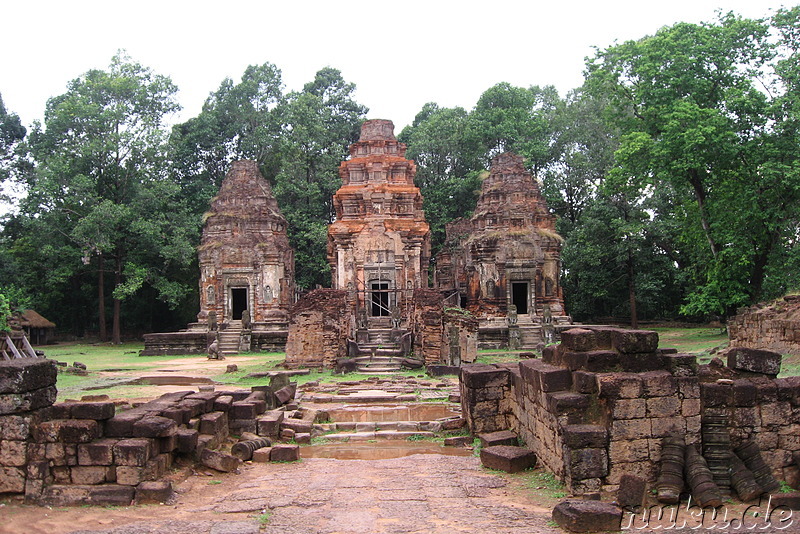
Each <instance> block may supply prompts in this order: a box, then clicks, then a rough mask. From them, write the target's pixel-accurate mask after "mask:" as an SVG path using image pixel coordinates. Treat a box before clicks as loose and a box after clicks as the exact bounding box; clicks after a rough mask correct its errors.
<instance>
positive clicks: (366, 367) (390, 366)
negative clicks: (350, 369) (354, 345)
mask: <svg viewBox="0 0 800 534" xmlns="http://www.w3.org/2000/svg"><path fill="white" fill-rule="evenodd" d="M358 369H359V370H363V371H370V370H371V371H399V370H400V364H399V363H392V362H385V363H364V364H359V365H358Z"/></svg>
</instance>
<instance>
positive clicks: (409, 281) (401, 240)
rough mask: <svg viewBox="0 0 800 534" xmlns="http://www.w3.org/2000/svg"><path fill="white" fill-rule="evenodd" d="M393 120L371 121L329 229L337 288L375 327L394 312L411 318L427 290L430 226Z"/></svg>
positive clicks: (343, 169) (354, 151) (348, 165)
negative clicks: (418, 293)
mask: <svg viewBox="0 0 800 534" xmlns="http://www.w3.org/2000/svg"><path fill="white" fill-rule="evenodd" d="M405 152H406V145H404V144H403V143H400V142H398V141H397V139H396V138H395V136H394V124H393V123H392V121H388V120H370V121H367V122H365V123H364V124H363V125H362V127H361V137H360V138H359V140H358V142H356V143H353V144H352V145H351V146H350V159H348V160H347V161H344V162H343V163H342V164H341V166H340V167H339V175H340V176H341V178H342V187H341V188H340V189H339V190H338V191H337V192H336V194H335V195H334V196H333V205H334V208H335V210H336V222H334V223H333V224H331V225H330V227H329V228H328V262H329V263H330V266H331V273H332V278H333V281H332V282H333V284H332V287H333V288H334V289H339V290H344V291H347V292H348V302H349V303H350V305H351V306H352V307H353V308H354V310H353V311H355V312H356V313H357V314H360V316H361V317H364V313H365V312H366V317H367V320H368V321H370V322H371V323H378V322H380V321H381V319H382V318H384V319H383V320H385V321H387V322H388V319H389V317H390V316H391V315H392V313H393V312H394V313H395V314H398V313H399V314H401V315H402V317H403V321H405V320H406V318H407V313H408V306H409V302H410V300H411V296H412V294H413V291H414V289H417V288H425V287H427V285H428V284H427V281H428V262H429V260H430V228H429V227H428V223H427V222H425V214H424V213H423V211H422V195H421V194H420V191H419V188H417V187H416V186H415V185H414V174H415V173H416V170H417V168H416V165H414V162H413V161H410V160H408V159H406V158H405Z"/></svg>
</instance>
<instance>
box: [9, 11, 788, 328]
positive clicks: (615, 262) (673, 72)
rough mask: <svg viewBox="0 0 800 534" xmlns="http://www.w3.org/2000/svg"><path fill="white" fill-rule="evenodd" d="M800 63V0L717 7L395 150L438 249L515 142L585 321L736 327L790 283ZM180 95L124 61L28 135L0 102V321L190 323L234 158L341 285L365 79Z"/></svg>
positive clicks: (571, 307) (265, 74)
mask: <svg viewBox="0 0 800 534" xmlns="http://www.w3.org/2000/svg"><path fill="white" fill-rule="evenodd" d="M799 50H800V7H795V8H792V9H783V10H780V11H778V12H777V13H776V14H774V15H773V16H772V17H771V18H769V19H763V20H750V19H743V18H741V17H738V16H736V15H734V14H732V13H730V14H722V15H720V17H719V19H718V20H716V21H713V22H709V23H704V24H686V23H680V24H676V25H674V26H671V27H664V28H662V29H661V30H659V31H658V32H656V34H654V35H651V36H645V37H643V38H641V39H639V40H636V41H628V42H624V43H621V44H614V45H613V46H610V47H608V48H606V49H598V50H597V51H596V53H595V55H594V57H591V58H589V59H587V65H586V72H585V83H584V85H583V86H582V87H580V88H577V89H575V90H574V91H572V92H570V93H569V94H568V95H566V96H564V97H562V96H560V95H559V94H558V93H557V91H556V90H555V89H554V88H553V87H551V86H533V87H529V88H522V87H514V86H512V85H510V84H508V83H498V84H497V85H495V86H493V87H490V88H489V89H487V90H486V92H484V93H483V94H482V95H481V96H480V98H479V99H478V101H477V102H476V104H475V106H474V107H473V108H472V109H469V110H467V109H464V108H459V107H457V108H442V107H440V106H439V105H437V104H436V103H428V104H426V105H425V106H423V108H422V109H421V110H420V112H419V113H418V114H417V116H416V118H415V119H414V122H413V123H412V124H411V125H409V126H407V127H406V128H404V129H403V131H402V132H400V133H399V135H398V137H399V139H400V140H401V141H403V142H405V143H407V144H408V157H410V158H412V159H414V160H415V161H416V163H417V166H418V172H417V184H418V185H419V187H420V188H421V190H422V193H423V196H424V199H425V201H424V202H425V204H424V208H425V211H426V216H427V218H428V221H429V223H430V224H431V228H432V232H433V247H434V253H435V252H436V251H437V250H438V249H439V248H440V247H441V246H442V244H443V243H444V238H445V235H444V231H445V225H446V224H447V223H448V222H450V221H452V220H454V219H456V218H458V217H469V216H470V214H471V212H472V210H473V209H474V206H475V201H476V199H477V192H478V190H479V188H480V180H481V177H482V175H483V174H484V173H485V171H486V169H487V168H488V166H489V164H490V161H491V158H492V157H493V156H495V155H497V154H499V153H501V152H503V151H506V150H511V151H514V152H517V153H519V154H521V155H523V156H524V157H525V158H526V162H527V165H528V166H529V168H530V170H531V171H532V172H533V173H534V175H535V176H537V178H538V179H539V180H540V181H541V188H542V191H543V193H544V195H545V197H546V199H547V201H548V204H549V206H550V208H551V209H552V210H553V211H554V212H555V213H556V214H557V215H559V222H558V225H559V227H558V229H559V232H560V233H561V235H562V236H563V237H564V238H565V239H566V245H565V247H564V249H563V254H562V263H563V278H562V280H563V284H564V287H565V294H566V298H567V308H568V311H569V312H570V313H572V314H573V315H574V316H575V317H576V318H578V319H582V320H591V319H599V318H603V317H616V318H623V317H628V318H630V320H631V321H632V322H633V323H634V324H635V323H636V321H637V319H638V318H648V319H656V318H674V317H678V316H679V315H682V316H684V317H690V318H708V317H710V316H721V317H724V316H728V315H730V314H731V313H734V312H735V310H736V308H737V307H738V306H741V305H745V304H750V303H753V302H754V301H757V300H759V299H765V298H769V297H774V296H778V295H780V294H783V293H785V292H787V291H791V290H796V289H798V288H799V287H800V278H799V277H800V275H798V273H800V247H799V246H798V238H799V237H800V150H798V146H800V67H798V65H800V57H798V56H799V53H800V52H799ZM176 91H177V88H176V87H175V86H174V84H173V83H172V82H171V80H170V79H169V78H167V77H165V76H161V75H158V74H155V73H153V72H152V71H151V70H150V69H148V68H146V67H144V66H142V65H140V64H138V63H136V62H135V61H133V60H131V59H130V58H128V57H127V56H125V55H124V54H122V53H121V54H119V55H117V56H116V57H114V58H113V59H112V62H111V64H110V66H109V67H108V68H107V69H106V70H92V71H89V72H87V73H86V74H84V75H82V76H80V77H79V78H77V79H75V80H73V81H72V82H70V83H69V85H68V86H67V90H66V92H65V93H64V94H62V95H60V96H57V97H54V98H52V99H50V100H49V101H48V103H47V107H46V112H45V119H44V122H43V123H42V124H39V123H34V125H33V127H32V128H31V131H30V133H28V131H27V129H26V128H25V127H24V126H22V122H21V120H20V118H19V117H18V116H17V115H15V114H14V113H12V112H10V111H7V110H6V107H5V105H4V103H3V101H2V99H0V183H2V182H5V184H6V185H8V184H12V183H13V184H16V185H17V186H18V187H19V186H21V187H23V189H24V190H25V193H26V195H25V196H24V197H23V198H22V199H20V200H18V201H16V202H15V203H16V208H17V209H16V210H15V211H14V213H13V214H10V215H6V217H5V219H4V221H3V227H2V232H0V276H2V282H1V283H2V288H0V294H2V295H0V308H2V309H1V310H0V315H3V314H6V313H8V312H7V310H10V309H11V308H12V307H14V306H18V305H19V304H18V303H22V302H24V303H25V305H26V306H33V307H35V308H37V309H38V310H39V311H40V312H41V313H43V314H44V315H45V316H47V317H48V318H50V319H51V320H53V321H55V322H57V323H58V324H59V326H60V327H62V328H64V329H69V330H71V331H72V332H73V333H75V334H76V335H83V334H84V333H85V332H99V334H100V336H101V338H104V339H105V338H106V337H108V332H107V328H106V316H107V315H110V317H111V336H110V337H111V338H112V339H113V340H114V341H118V340H119V337H120V335H121V332H122V329H123V328H124V329H125V330H126V331H128V332H131V333H134V332H139V331H147V330H163V329H171V328H176V327H179V326H181V325H183V324H185V323H186V322H187V321H190V320H191V319H192V316H193V314H194V313H195V312H196V306H197V304H196V299H197V297H196V291H197V290H196V278H197V273H196V271H197V266H196V258H195V253H194V247H195V246H196V244H197V242H198V239H199V231H200V227H201V223H202V215H203V212H204V211H205V210H206V209H208V205H209V201H210V199H211V198H212V196H213V195H214V194H215V193H216V191H217V189H218V188H219V185H220V183H221V181H222V179H223V177H224V176H225V173H226V172H227V170H228V168H229V166H230V163H231V161H233V160H235V159H242V158H246V159H253V160H255V161H257V162H258V163H259V165H260V167H261V170H262V172H263V174H264V175H265V176H266V177H267V179H268V180H269V181H270V183H271V184H272V186H273V190H274V193H275V196H276V198H277V199H278V203H279V205H280V206H281V209H282V211H283V213H284V215H285V216H286V218H287V219H288V221H289V229H290V230H289V232H290V235H289V237H290V241H291V243H292V246H293V247H294V248H295V251H296V259H297V284H298V287H299V288H302V289H309V288H313V287H314V286H316V285H328V284H329V269H328V265H327V261H326V258H325V241H326V228H327V225H328V224H329V223H330V222H331V221H332V219H333V217H334V213H333V210H332V206H331V195H332V194H333V193H334V192H335V191H336V189H337V188H338V187H339V185H340V179H339V176H338V166H339V164H340V162H341V161H342V160H343V159H345V158H346V156H347V147H348V145H349V144H350V143H352V142H353V141H354V140H355V139H356V138H357V135H358V129H359V125H360V124H361V122H362V121H363V120H364V119H365V117H366V113H367V109H366V108H365V107H364V106H362V105H361V104H359V103H357V102H356V101H355V99H354V91H355V87H354V85H353V84H351V83H348V82H347V81H346V80H344V79H343V78H342V76H341V73H340V72H339V71H338V70H336V69H334V68H330V67H326V68H324V69H322V70H320V71H319V72H318V73H317V74H316V76H315V77H314V79H313V80H311V81H310V82H308V83H307V84H306V85H305V86H304V87H303V88H302V89H301V90H299V91H290V92H286V91H285V89H284V87H283V82H282V80H281V71H280V70H279V69H278V67H276V66H275V65H273V64H271V63H264V64H262V65H251V66H249V67H248V68H247V69H246V70H245V72H244V73H243V74H242V77H241V79H240V80H239V81H238V82H236V81H234V80H232V79H225V80H223V81H222V82H221V84H220V86H219V88H218V89H217V90H216V91H214V92H212V93H210V95H209V97H208V99H207V100H206V102H205V105H204V106H203V109H202V111H201V112H200V113H199V114H198V115H197V116H196V117H193V118H190V119H189V120H187V121H186V122H184V123H181V124H177V125H174V126H172V127H171V128H169V129H168V128H167V126H166V124H167V123H168V122H169V119H170V116H171V114H172V113H173V112H174V111H176V110H177V104H176V100H175V94H176ZM26 136H27V137H26ZM108 303H110V304H111V311H110V313H109V312H108V311H107V310H106V305H107V304H108Z"/></svg>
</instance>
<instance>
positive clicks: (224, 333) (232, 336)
mask: <svg viewBox="0 0 800 534" xmlns="http://www.w3.org/2000/svg"><path fill="white" fill-rule="evenodd" d="M225 325H226V327H225V328H224V329H221V330H220V331H219V353H220V355H222V356H229V355H232V354H239V343H240V340H241V338H242V321H228V322H227V323H225Z"/></svg>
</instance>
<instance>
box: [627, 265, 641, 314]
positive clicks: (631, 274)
mask: <svg viewBox="0 0 800 534" xmlns="http://www.w3.org/2000/svg"><path fill="white" fill-rule="evenodd" d="M635 275H636V269H635V268H634V265H633V256H632V255H631V253H630V251H629V252H628V299H629V301H630V307H631V328H633V329H634V330H638V329H639V317H638V314H637V312H636V276H635Z"/></svg>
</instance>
